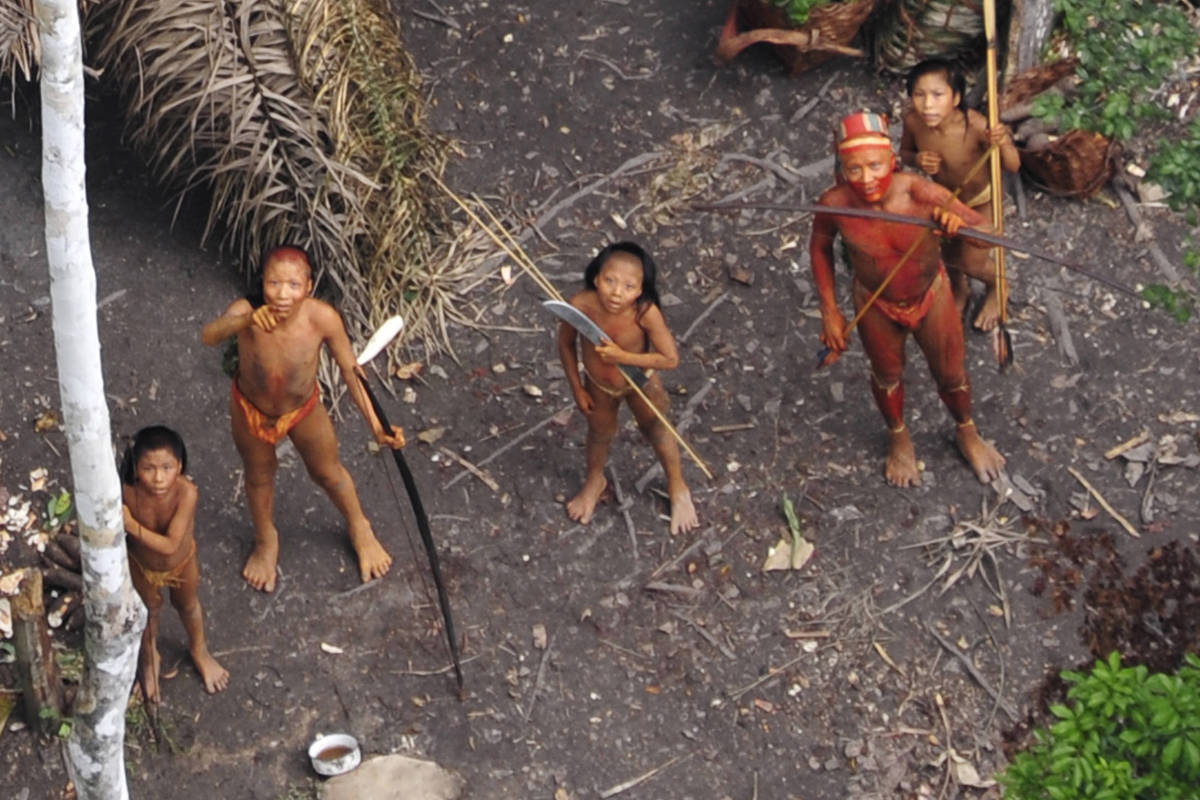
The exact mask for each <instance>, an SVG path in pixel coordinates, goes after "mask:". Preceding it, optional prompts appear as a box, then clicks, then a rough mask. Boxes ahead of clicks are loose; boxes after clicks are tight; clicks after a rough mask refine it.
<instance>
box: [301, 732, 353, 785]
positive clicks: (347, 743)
mask: <svg viewBox="0 0 1200 800" xmlns="http://www.w3.org/2000/svg"><path fill="white" fill-rule="evenodd" d="M308 760H309V761H311V762H312V766H313V769H315V770H316V771H317V774H318V775H341V774H342V773H345V772H349V771H350V770H352V769H354V768H355V767H357V766H358V765H359V762H361V761H362V751H361V750H359V748H358V740H357V739H355V738H354V737H353V736H351V735H350V734H348V733H329V734H320V733H318V734H317V738H315V739H313V743H312V744H310V745H309V746H308Z"/></svg>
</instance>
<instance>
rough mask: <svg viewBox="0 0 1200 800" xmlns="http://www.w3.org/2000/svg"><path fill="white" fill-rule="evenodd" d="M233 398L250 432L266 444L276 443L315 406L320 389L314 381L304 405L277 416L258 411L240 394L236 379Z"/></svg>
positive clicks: (319, 395) (318, 398) (319, 396)
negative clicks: (310, 393) (311, 391)
mask: <svg viewBox="0 0 1200 800" xmlns="http://www.w3.org/2000/svg"><path fill="white" fill-rule="evenodd" d="M233 399H234V400H236V401H237V404H238V406H239V407H240V408H241V409H242V413H243V414H245V416H246V423H247V424H248V425H249V426H250V432H251V433H253V434H254V437H255V438H256V439H261V440H262V441H264V442H266V443H267V444H277V443H278V442H279V440H280V439H282V438H283V437H285V436H287V435H288V433H289V432H290V431H291V430H292V428H294V427H296V426H297V425H299V424H300V423H301V422H302V421H303V420H304V418H305V417H307V416H308V415H309V414H310V413H312V410H313V409H314V408H316V407H317V402H318V401H319V400H320V399H321V391H320V389H319V388H318V387H317V385H316V384H315V383H314V384H313V393H312V396H311V397H309V398H308V399H307V400H305V401H304V405H302V406H300V407H299V408H294V409H292V410H291V411H289V412H287V413H286V414H281V415H280V416H278V417H271V416H268V415H266V414H264V413H263V412H261V411H259V410H258V408H257V407H256V406H255V405H254V404H253V403H251V402H250V401H249V400H247V399H246V398H245V396H243V395H242V392H241V390H240V389H238V385H237V381H236V380H234V381H233Z"/></svg>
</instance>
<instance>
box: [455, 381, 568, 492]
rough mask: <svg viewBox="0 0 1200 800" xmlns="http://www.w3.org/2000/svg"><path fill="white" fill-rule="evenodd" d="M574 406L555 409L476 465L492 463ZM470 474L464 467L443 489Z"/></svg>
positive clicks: (481, 465)
mask: <svg viewBox="0 0 1200 800" xmlns="http://www.w3.org/2000/svg"><path fill="white" fill-rule="evenodd" d="M574 407H575V403H574V402H572V403H571V404H570V405H568V406H564V407H562V408H560V409H559V410H558V411H555V412H554V413H553V414H551V415H550V416H548V417H546V418H545V419H544V420H542V421H541V422H539V423H538V424H536V425H534V426H533V427H532V428H529V429H528V430H526V431H525V432H524V433H521V434H520V435H518V436H517V437H516V438H514V439H512V440H511V441H510V442H508V444H505V445H503V446H502V447H500V448H498V449H496V450H493V451H492V453H491V455H489V456H488V457H487V458H484V459H482V460H480V461H477V462H475V466H477V467H483V466H484V465H485V464H489V463H491V462H492V461H495V460H496V459H497V458H499V457H500V456H501V455H503V454H504V453H505V452H507V451H509V450H511V449H512V448H513V447H515V446H516V445H518V444H520V443H521V442H523V441H525V440H526V439H528V438H529V437H530V436H532V435H533V434H535V433H537V432H538V431H540V430H541V429H542V428H544V427H546V426H547V425H549V424H550V423H551V422H553V421H554V418H555V417H557V416H558V415H559V414H561V413H562V412H564V411H567V410H568V409H572V408H574ZM470 474H471V473H470V471H469V470H465V469H464V470H463V471H462V472H460V473H458V474H457V475H455V476H454V477H453V478H451V479H450V480H448V481H446V482H445V483H444V484H442V488H443V489H449V488H450V487H451V486H453V485H454V484H456V483H458V482H459V481H460V480H462V479H463V478H465V477H467V476H468V475H470Z"/></svg>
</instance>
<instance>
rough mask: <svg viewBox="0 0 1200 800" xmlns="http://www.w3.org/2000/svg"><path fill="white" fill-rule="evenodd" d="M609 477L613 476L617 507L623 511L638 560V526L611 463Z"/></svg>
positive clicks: (634, 553) (626, 527)
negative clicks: (634, 522) (634, 521)
mask: <svg viewBox="0 0 1200 800" xmlns="http://www.w3.org/2000/svg"><path fill="white" fill-rule="evenodd" d="M608 474H609V477H611V478H612V487H613V494H615V495H616V496H617V509H618V510H620V512H621V517H622V518H623V519H624V520H625V530H627V531H629V543H630V544H631V545H633V560H634V561H637V560H638V543H637V528H635V527H634V525H633V515H632V514H630V513H629V506H630V504H629V503H626V502H625V493H624V492H623V491H621V482H620V481H618V480H617V471H616V470H615V469H613V468H612V465H611V464H610V465H609V467H608Z"/></svg>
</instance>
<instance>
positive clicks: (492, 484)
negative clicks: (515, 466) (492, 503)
mask: <svg viewBox="0 0 1200 800" xmlns="http://www.w3.org/2000/svg"><path fill="white" fill-rule="evenodd" d="M438 452H439V453H442V454H443V455H445V456H446V457H447V458H449V459H450V460H452V461H454V462H456V463H457V464H458V465H459V466H460V467H462V468H463V469H465V470H466V471H467V472H469V473H471V474H472V475H474V476H475V477H476V478H479V480H480V481H482V482H483V484H484V485H485V486H487V487H488V488H489V489H491V490H492V491H493V492H498V491H500V484H498V483H496V479H495V478H493V477H492V476H491V475H488V474H487V473H486V472H484V471H483V470H481V469H480V468H479V467H477V466H475V465H474V464H472V463H471V462H470V461H467V460H466V459H465V458H463V457H462V456H460V455H459V454H458V453H456V452H454V451H453V450H451V449H449V448H448V447H439V448H438Z"/></svg>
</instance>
